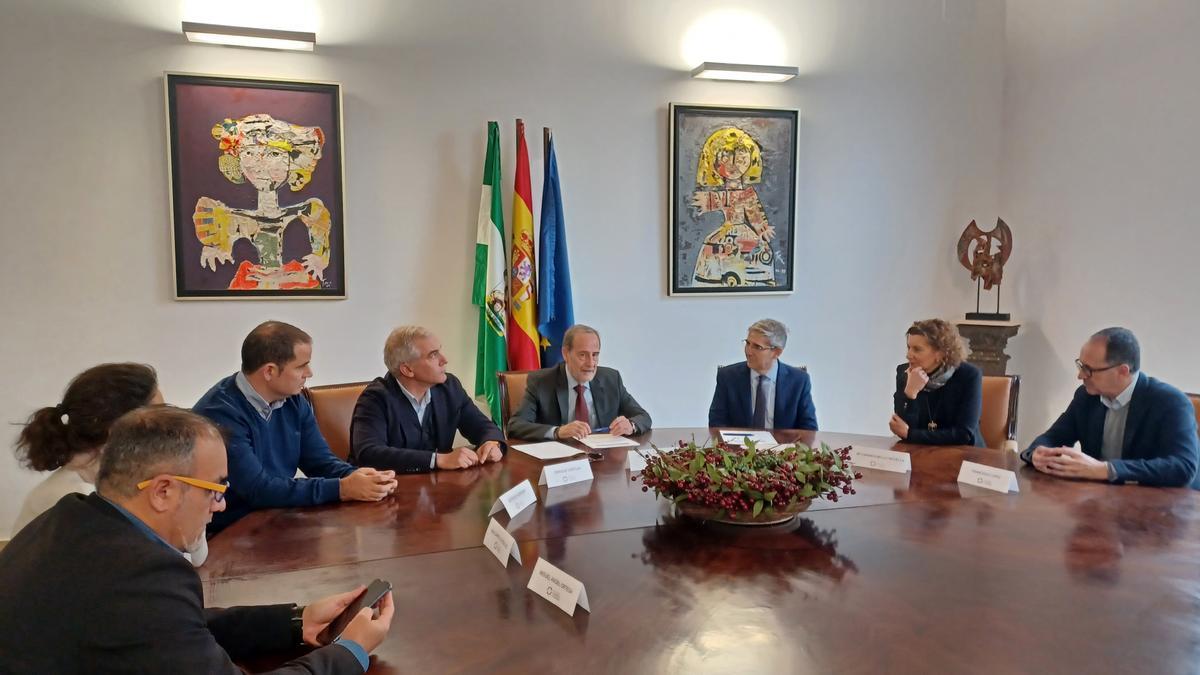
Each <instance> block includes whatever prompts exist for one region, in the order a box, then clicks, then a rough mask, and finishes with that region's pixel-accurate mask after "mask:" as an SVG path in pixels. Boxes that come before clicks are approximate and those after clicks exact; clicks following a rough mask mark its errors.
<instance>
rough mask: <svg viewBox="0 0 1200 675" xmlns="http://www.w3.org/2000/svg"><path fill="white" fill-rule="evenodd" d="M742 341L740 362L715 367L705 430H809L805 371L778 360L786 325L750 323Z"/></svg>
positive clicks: (813, 414) (813, 418)
mask: <svg viewBox="0 0 1200 675" xmlns="http://www.w3.org/2000/svg"><path fill="white" fill-rule="evenodd" d="M742 342H743V343H745V353H746V360H745V361H742V362H740V363H733V364H730V365H728V366H724V367H721V368H718V369H717V388H716V391H714V392H713V399H712V404H711V405H709V407H708V426H710V427H746V428H752V429H810V430H813V431H815V430H816V429H817V409H816V408H815V407H814V406H813V402H812V381H811V380H810V379H809V377H808V372H807V371H805V370H804V369H803V368H795V367H793V366H789V365H787V364H786V363H784V362H783V361H780V360H779V356H780V355H781V354H783V349H784V347H786V346H787V327H786V326H784V325H783V324H782V323H780V322H778V321H775V320H774V319H763V320H761V321H756V322H754V324H753V325H751V326H750V329H749V330H748V331H747V332H746V339H745V340H743V341H742Z"/></svg>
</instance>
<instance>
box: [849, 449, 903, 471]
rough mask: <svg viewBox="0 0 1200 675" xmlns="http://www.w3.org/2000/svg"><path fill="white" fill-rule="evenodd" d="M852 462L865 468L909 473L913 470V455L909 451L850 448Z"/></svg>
mask: <svg viewBox="0 0 1200 675" xmlns="http://www.w3.org/2000/svg"><path fill="white" fill-rule="evenodd" d="M850 463H851V464H853V465H854V466H856V467H859V468H863V469H877V470H879V471H894V472H896V473H908V472H909V471H912V457H910V456H909V454H908V453H907V452H896V451H895V450H881V449H879V448H855V447H852V448H850Z"/></svg>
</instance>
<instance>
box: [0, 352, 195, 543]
mask: <svg viewBox="0 0 1200 675" xmlns="http://www.w3.org/2000/svg"><path fill="white" fill-rule="evenodd" d="M162 402H163V398H162V393H160V392H159V391H158V375H157V373H155V372H154V369H153V368H151V367H150V366H147V365H144V364H141V363H104V364H101V365H99V366H95V367H93V368H88V369H87V370H85V371H83V372H82V373H80V374H79V375H76V376H75V379H73V380H71V383H70V384H68V385H67V391H66V392H65V393H64V394H63V399H62V403H59V404H57V405H52V406H47V407H45V408H41V409H40V410H38V411H36V412H34V413H33V414H32V415H30V416H29V421H28V422H27V423H26V424H25V427H24V428H23V429H22V430H21V436H20V438H19V439H18V440H17V458H18V459H19V460H21V462H22V463H23V464H24V465H25V466H27V467H29V468H30V469H33V470H34V471H52V472H53V473H51V474H50V475H49V476H48V477H47V478H46V479H45V480H43V481H42V482H41V483H39V484H38V485H37V487H35V488H34V489H33V492H31V493H29V496H28V497H26V498H25V503H24V504H23V505H22V507H21V514H20V515H19V516H18V517H17V524H16V527H14V528H13V533H14V534H15V533H17V532H20V530H21V528H23V527H25V525H26V524H27V523H28V522H29V521H31V520H33V519H34V518H37V517H38V516H39V515H41V514H42V512H43V511H46V510H47V509H49V508H50V507H51V506H54V505H55V504H56V503H58V500H60V499H62V498H63V497H64V496H65V495H68V494H70V493H72V492H82V493H84V494H87V493H90V492H92V491H94V490H95V486H94V485H93V483H95V482H96V471H97V470H98V469H99V468H100V454H101V452H103V450H104V444H105V442H107V441H108V428H109V427H110V426H112V423H113V422H115V421H116V420H117V418H118V417H120V416H121V415H124V414H125V413H127V412H129V411H130V410H133V409H135V408H140V407H142V406H144V405H157V404H160V403H162ZM201 548H202V549H203V550H197V551H189V552H188V553H189V554H190V555H189V558H190V559H191V560H192V562H193V564H195V565H197V566H199V565H200V564H201V563H203V562H204V558H206V557H208V546H207V544H205V545H203V546H202V547H201Z"/></svg>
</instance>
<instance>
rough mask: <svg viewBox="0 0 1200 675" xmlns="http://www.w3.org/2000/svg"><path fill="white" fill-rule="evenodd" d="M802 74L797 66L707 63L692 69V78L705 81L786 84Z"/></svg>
mask: <svg viewBox="0 0 1200 675" xmlns="http://www.w3.org/2000/svg"><path fill="white" fill-rule="evenodd" d="M799 74H800V69H799V68H797V67H796V66H754V65H750V64H748V63H713V62H711V61H705V62H704V63H701V64H700V65H698V66H696V67H695V68H693V69H692V77H696V78H700V79H704V80H741V81H743V82H786V81H788V80H790V79H792V78H793V77H795V76H797V75H799Z"/></svg>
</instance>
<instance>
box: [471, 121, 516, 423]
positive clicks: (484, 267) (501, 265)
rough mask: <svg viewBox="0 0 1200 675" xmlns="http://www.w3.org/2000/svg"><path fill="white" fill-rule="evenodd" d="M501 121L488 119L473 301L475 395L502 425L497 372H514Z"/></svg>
mask: <svg viewBox="0 0 1200 675" xmlns="http://www.w3.org/2000/svg"><path fill="white" fill-rule="evenodd" d="M499 187H500V125H499V124H498V123H496V122H488V145H487V158H486V159H484V161H483V191H482V192H481V193H480V195H479V225H478V229H477V233H476V236H475V283H474V286H473V287H472V290H471V303H472V304H474V305H477V306H478V307H479V338H478V341H479V344H478V348H477V349H476V353H475V396H476V397H482V398H486V399H487V403H488V408H489V409H490V410H491V411H492V419H493V420H495V421H496V423H497V424H499V423H500V385H499V383H497V382H496V373H497V372H499V371H502V370H508V360H507V358H506V356H505V344H504V322H505V317H507V316H508V311H507V305H508V296H507V294H506V292H505V291H506V289H507V285H508V284H507V281H506V277H505V260H504V258H505V256H504V253H505V252H504V206H503V203H502V201H501V194H500V190H499Z"/></svg>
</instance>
